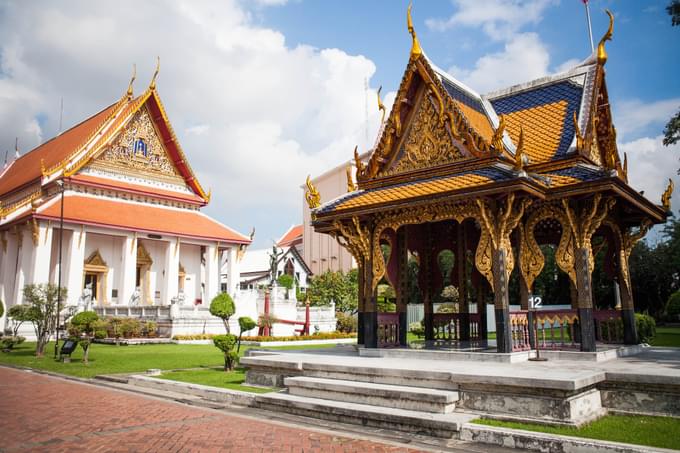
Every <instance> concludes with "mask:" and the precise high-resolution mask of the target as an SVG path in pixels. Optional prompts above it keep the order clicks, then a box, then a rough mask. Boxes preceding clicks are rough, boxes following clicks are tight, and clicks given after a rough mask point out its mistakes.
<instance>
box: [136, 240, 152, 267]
mask: <svg viewBox="0 0 680 453" xmlns="http://www.w3.org/2000/svg"><path fill="white" fill-rule="evenodd" d="M151 264H153V260H152V259H151V255H149V252H148V251H147V250H146V248H145V247H144V244H139V245H137V265H149V266H150V265H151Z"/></svg>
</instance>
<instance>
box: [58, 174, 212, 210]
mask: <svg viewBox="0 0 680 453" xmlns="http://www.w3.org/2000/svg"><path fill="white" fill-rule="evenodd" d="M70 179H71V180H72V181H74V182H76V183H84V184H87V185H93V186H97V187H102V188H104V189H119V190H120V189H122V190H125V191H130V192H138V193H141V194H145V195H154V196H160V197H163V198H171V199H176V200H182V201H189V202H196V203H201V204H204V203H205V201H204V200H203V199H202V198H201V197H199V196H198V195H196V194H194V193H186V192H176V191H173V190H165V189H159V188H156V187H149V186H144V185H141V184H132V183H128V182H124V181H118V180H116V179H111V178H101V177H98V176H92V175H84V174H77V175H73V176H71V178H70Z"/></svg>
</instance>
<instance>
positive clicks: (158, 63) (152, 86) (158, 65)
mask: <svg viewBox="0 0 680 453" xmlns="http://www.w3.org/2000/svg"><path fill="white" fill-rule="evenodd" d="M160 70H161V57H156V71H154V73H153V77H152V78H151V83H150V84H149V89H151V90H155V89H156V77H158V73H159V72H160Z"/></svg>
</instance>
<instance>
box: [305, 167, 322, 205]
mask: <svg viewBox="0 0 680 453" xmlns="http://www.w3.org/2000/svg"><path fill="white" fill-rule="evenodd" d="M305 184H306V185H307V193H305V198H306V199H307V205H308V206H309V209H315V208H318V207H319V206H320V205H321V195H320V194H319V191H318V190H316V187H314V184H312V180H311V178H310V175H307V181H306V182H305Z"/></svg>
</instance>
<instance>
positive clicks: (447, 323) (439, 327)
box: [432, 313, 482, 341]
mask: <svg viewBox="0 0 680 453" xmlns="http://www.w3.org/2000/svg"><path fill="white" fill-rule="evenodd" d="M468 319H469V322H470V333H469V340H470V341H479V340H480V339H481V338H480V331H481V319H482V317H481V315H480V314H479V313H434V314H433V315H432V330H433V331H434V332H433V333H434V339H435V340H442V341H460V340H462V331H463V328H464V326H465V323H467V321H468Z"/></svg>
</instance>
